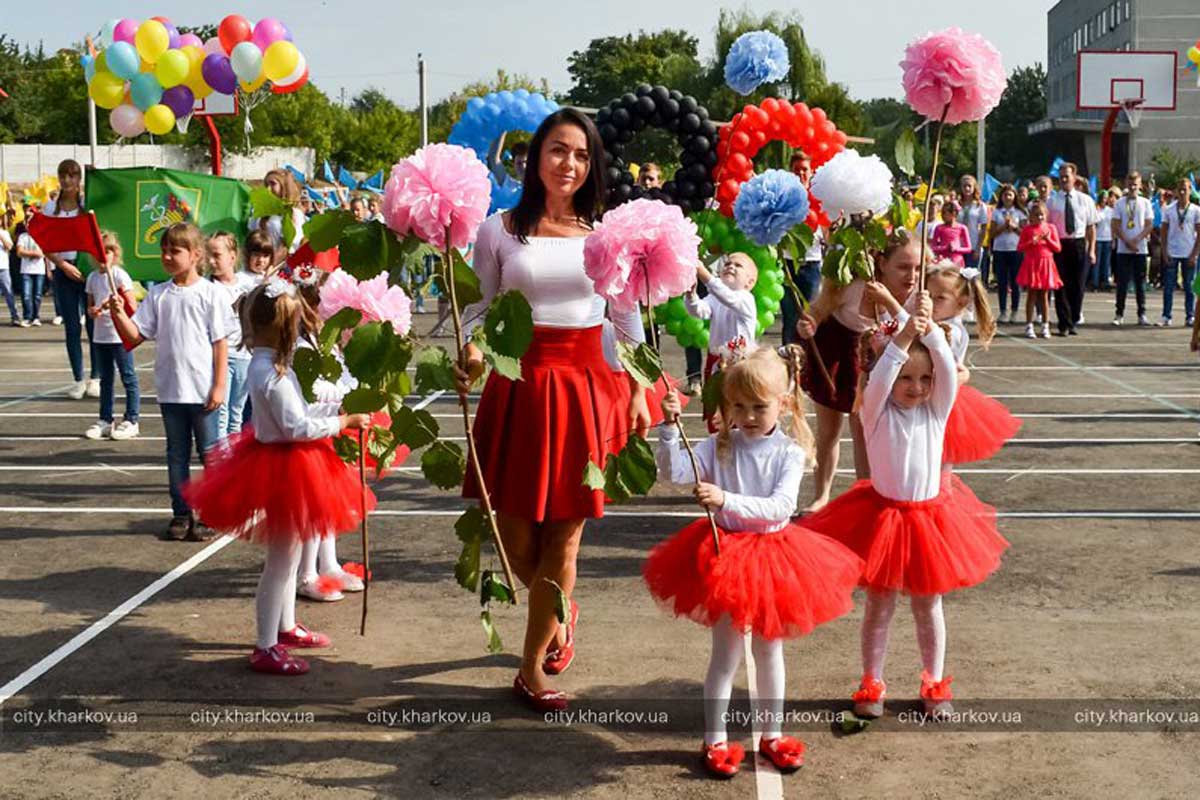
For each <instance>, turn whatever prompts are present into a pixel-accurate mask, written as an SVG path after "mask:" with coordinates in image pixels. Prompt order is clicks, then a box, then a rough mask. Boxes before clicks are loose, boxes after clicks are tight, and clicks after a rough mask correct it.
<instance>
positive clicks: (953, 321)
mask: <svg viewBox="0 0 1200 800" xmlns="http://www.w3.org/2000/svg"><path fill="white" fill-rule="evenodd" d="M946 324H947V325H949V326H950V352H951V353H953V354H954V363H956V364H960V365H961V364H965V363H966V361H967V347H968V346H969V345H970V344H971V335H970V334H969V333H967V326H966V325H964V324H963V321H962V315H959V316H957V317H951V318H950V319H948V320H946Z"/></svg>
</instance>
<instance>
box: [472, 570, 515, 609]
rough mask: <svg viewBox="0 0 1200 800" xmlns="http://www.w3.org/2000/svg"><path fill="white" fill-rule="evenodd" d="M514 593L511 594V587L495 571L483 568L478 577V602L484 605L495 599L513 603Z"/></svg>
mask: <svg viewBox="0 0 1200 800" xmlns="http://www.w3.org/2000/svg"><path fill="white" fill-rule="evenodd" d="M516 599H517V598H516V595H515V594H513V590H512V588H510V587H509V585H508V584H506V583H505V582H504V580H503V579H502V578H500V577H497V575H496V573H494V572H492V571H491V570H490V569H489V570H484V573H483V575H482V576H481V577H480V579H479V604H480V605H483V606H486V605H487V604H488V603H490V602H492V601H493V600H496V601H498V602H501V603H509V604H512V603H515V602H516Z"/></svg>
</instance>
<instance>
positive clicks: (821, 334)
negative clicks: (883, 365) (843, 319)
mask: <svg viewBox="0 0 1200 800" xmlns="http://www.w3.org/2000/svg"><path fill="white" fill-rule="evenodd" d="M861 338H862V337H861V334H859V333H856V332H854V331H852V330H850V329H849V328H847V327H846V326H845V325H843V324H842V323H840V322H838V321H837V319H835V318H834V317H828V318H826V320H825V321H824V322H822V323H821V324H820V325H818V326H817V332H816V334H815V335H814V336H813V338H812V339H810V340H808V341H807V342H806V343H805V347H806V349H807V350H808V353H809V356H810V357H809V358H806V359H805V360H804V371H803V373H802V374H801V377H800V385H801V387H802V388H803V389H804V392H805V394H807V395H808V396H809V397H811V398H812V401H813V402H814V403H818V404H820V405H823V406H825V407H826V408H832V409H834V410H836V411H841V412H842V413H843V414H849V413H850V412H851V411H853V410H854V401H855V399H856V398H857V397H858V376H859V373H860V372H861V370H862V367H861V364H860V361H859V357H860V352H861V344H860V342H861ZM813 348H816V350H817V352H818V353H820V354H821V360H822V361H824V362H825V369H826V370H828V372H829V377H830V378H831V379H832V380H833V389H832V390H831V389H830V386H829V383H828V382H827V381H826V380H825V376H824V375H822V374H821V370H820V368H819V367H818V366H817V365H816V362H815V360H814V359H813V358H811V354H812V350H813Z"/></svg>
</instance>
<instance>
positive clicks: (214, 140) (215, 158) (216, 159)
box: [204, 114, 221, 178]
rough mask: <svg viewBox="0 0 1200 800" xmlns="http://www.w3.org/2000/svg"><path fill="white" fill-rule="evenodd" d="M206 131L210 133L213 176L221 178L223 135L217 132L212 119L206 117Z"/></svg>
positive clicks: (209, 144)
mask: <svg viewBox="0 0 1200 800" xmlns="http://www.w3.org/2000/svg"><path fill="white" fill-rule="evenodd" d="M204 129H205V130H206V131H208V157H209V159H210V160H211V161H212V174H213V175H216V176H217V177H218V178H219V177H221V134H220V133H218V132H217V126H216V123H214V122H213V119H212V117H210V116H209V115H207V114H205V115H204Z"/></svg>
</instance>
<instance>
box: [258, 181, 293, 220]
mask: <svg viewBox="0 0 1200 800" xmlns="http://www.w3.org/2000/svg"><path fill="white" fill-rule="evenodd" d="M250 216H252V217H285V218H287V217H290V216H291V209H290V208H289V207H288V204H287V203H285V202H284V201H283V198H282V197H279V196H277V195H275V194H272V192H271V190H270V189H268V188H267V187H265V186H256V187H255V188H253V189H251V190H250Z"/></svg>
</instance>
